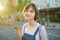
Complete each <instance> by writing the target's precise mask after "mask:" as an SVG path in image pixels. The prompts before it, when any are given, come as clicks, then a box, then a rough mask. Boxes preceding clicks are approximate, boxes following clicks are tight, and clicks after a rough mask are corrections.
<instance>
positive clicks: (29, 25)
mask: <svg viewBox="0 0 60 40" xmlns="http://www.w3.org/2000/svg"><path fill="white" fill-rule="evenodd" d="M35 25H36V22H35V21H34V20H29V21H28V27H35Z"/></svg>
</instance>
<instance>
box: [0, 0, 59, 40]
mask: <svg viewBox="0 0 60 40" xmlns="http://www.w3.org/2000/svg"><path fill="white" fill-rule="evenodd" d="M27 3H34V4H35V5H36V7H37V9H38V11H39V16H38V18H37V20H36V21H37V22H39V23H40V24H41V25H44V26H45V28H46V30H47V33H48V37H49V40H60V0H0V40H19V37H17V36H16V35H15V32H14V27H15V26H16V25H18V27H19V28H20V29H22V25H23V24H24V23H26V20H25V19H24V17H23V15H22V9H23V8H24V6H25V4H27Z"/></svg>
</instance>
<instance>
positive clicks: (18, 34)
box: [15, 26, 22, 40]
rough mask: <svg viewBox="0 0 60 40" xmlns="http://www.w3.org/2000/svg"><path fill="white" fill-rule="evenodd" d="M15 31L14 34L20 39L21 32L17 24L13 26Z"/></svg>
mask: <svg viewBox="0 0 60 40" xmlns="http://www.w3.org/2000/svg"><path fill="white" fill-rule="evenodd" d="M15 33H16V36H19V37H20V40H22V32H21V30H20V29H19V28H18V26H16V27H15Z"/></svg>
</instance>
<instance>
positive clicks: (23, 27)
mask: <svg viewBox="0 0 60 40" xmlns="http://www.w3.org/2000/svg"><path fill="white" fill-rule="evenodd" d="M25 26H26V24H24V25H23V26H22V36H23V35H24V30H25Z"/></svg>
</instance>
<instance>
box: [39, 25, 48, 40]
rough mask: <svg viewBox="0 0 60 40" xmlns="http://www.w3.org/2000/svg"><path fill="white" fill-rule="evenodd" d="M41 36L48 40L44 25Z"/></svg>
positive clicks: (42, 38) (43, 39) (42, 39)
mask: <svg viewBox="0 0 60 40" xmlns="http://www.w3.org/2000/svg"><path fill="white" fill-rule="evenodd" d="M40 36H41V40H48V37H47V32H46V30H45V27H44V26H42V27H41V31H40Z"/></svg>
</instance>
